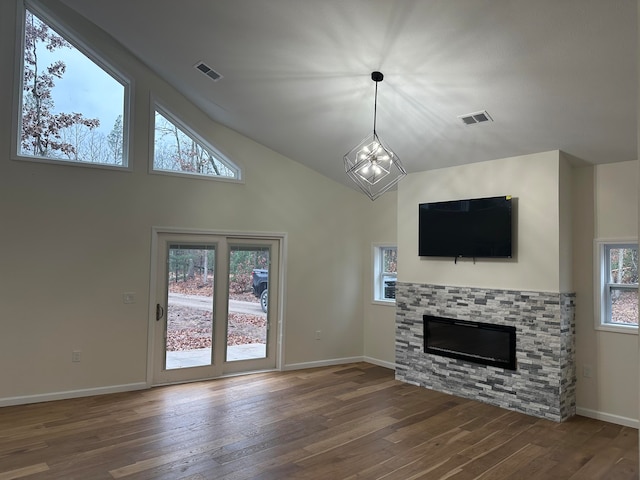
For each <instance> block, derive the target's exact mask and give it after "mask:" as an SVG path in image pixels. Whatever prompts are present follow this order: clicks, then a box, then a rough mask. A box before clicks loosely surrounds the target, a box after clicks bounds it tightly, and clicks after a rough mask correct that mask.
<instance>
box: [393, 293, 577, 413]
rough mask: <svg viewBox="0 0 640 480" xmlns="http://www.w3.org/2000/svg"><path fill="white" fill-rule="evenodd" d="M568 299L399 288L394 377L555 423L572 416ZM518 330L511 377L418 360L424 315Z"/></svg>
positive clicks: (463, 364)
mask: <svg viewBox="0 0 640 480" xmlns="http://www.w3.org/2000/svg"><path fill="white" fill-rule="evenodd" d="M574 298H575V295H574V294H566V293H547V292H519V291H511V290H487V289H482V288H466V287H449V286H442V285H423V284H416V283H404V282H398V284H397V286H396V378H397V379H398V380H401V381H403V382H407V383H411V384H414V385H420V386H422V387H426V388H430V389H433V390H437V391H441V392H445V393H450V394H453V395H458V396H461V397H465V398H473V399H477V400H480V401H484V402H486V403H490V404H493V405H497V406H500V407H504V408H507V409H510V410H516V411H519V412H523V413H526V414H530V415H534V416H537V417H543V418H547V419H550V420H554V421H564V420H566V419H568V418H570V417H571V416H573V415H575V409H576V402H575V385H576V375H575V358H574V356H575V347H574V344H575V340H574V339H575V320H574V316H575V304H574ZM425 314H426V315H436V316H440V317H447V318H455V319H459V320H472V321H476V322H486V323H494V324H498V325H512V326H515V327H516V359H517V366H516V370H506V369H503V368H499V367H490V366H484V365H478V364H475V363H471V362H467V361H464V360H456V359H452V358H447V357H442V356H439V355H433V354H426V353H424V327H423V320H422V316H423V315H425Z"/></svg>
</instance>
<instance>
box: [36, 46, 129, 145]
mask: <svg viewBox="0 0 640 480" xmlns="http://www.w3.org/2000/svg"><path fill="white" fill-rule="evenodd" d="M57 60H62V61H64V63H65V64H66V66H67V70H66V72H65V74H64V76H63V77H62V78H60V79H56V80H55V87H54V89H53V90H52V96H53V101H54V104H55V112H57V113H59V112H65V113H73V112H78V113H82V114H83V115H84V116H85V117H87V118H99V119H100V131H102V132H103V133H104V134H105V135H108V134H109V132H110V131H111V129H112V128H113V124H114V122H115V120H116V118H117V117H118V115H122V114H123V110H124V103H123V102H124V87H123V86H122V85H121V84H120V83H119V82H118V81H117V80H115V79H114V78H113V77H112V76H110V75H109V74H108V73H106V72H105V71H104V70H102V68H100V67H99V66H97V65H96V64H95V63H93V62H92V61H91V60H89V59H88V58H87V57H86V56H85V55H84V54H83V53H81V52H80V51H79V50H77V49H76V48H59V49H57V50H54V51H53V52H49V51H47V50H46V49H45V48H44V47H42V48H41V49H39V51H38V63H39V64H40V65H41V67H40V68H42V66H48V65H50V64H51V63H53V62H54V61H57Z"/></svg>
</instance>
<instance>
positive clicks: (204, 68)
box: [194, 62, 222, 82]
mask: <svg viewBox="0 0 640 480" xmlns="http://www.w3.org/2000/svg"><path fill="white" fill-rule="evenodd" d="M194 67H195V68H197V69H198V70H200V71H201V72H202V73H204V74H205V75H206V76H207V77H209V78H210V79H212V80H213V81H214V82H217V81H218V80H220V79H221V78H222V75H220V74H219V73H218V72H216V71H215V70H214V69H213V68H211V67H210V66H209V65H207V64H206V63H204V62H198V63H196V64H195V65H194Z"/></svg>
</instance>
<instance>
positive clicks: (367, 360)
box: [362, 356, 396, 370]
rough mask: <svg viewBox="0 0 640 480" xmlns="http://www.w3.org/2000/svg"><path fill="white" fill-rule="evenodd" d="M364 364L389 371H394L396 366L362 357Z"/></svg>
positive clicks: (392, 363)
mask: <svg viewBox="0 0 640 480" xmlns="http://www.w3.org/2000/svg"><path fill="white" fill-rule="evenodd" d="M362 359H363V361H364V362H367V363H371V364H373V365H378V366H379V367H385V368H390V369H391V370H395V369H396V364H395V363H394V362H387V361H385V360H378V359H377V358H373V357H367V356H365V357H362Z"/></svg>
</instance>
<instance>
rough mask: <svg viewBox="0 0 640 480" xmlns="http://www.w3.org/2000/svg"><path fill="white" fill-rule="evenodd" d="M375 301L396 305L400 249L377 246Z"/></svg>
mask: <svg viewBox="0 0 640 480" xmlns="http://www.w3.org/2000/svg"><path fill="white" fill-rule="evenodd" d="M373 252H374V253H373V262H374V291H373V300H374V301H377V302H386V303H395V301H396V279H397V276H398V248H397V247H396V246H395V245H376V246H374V250H373Z"/></svg>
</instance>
